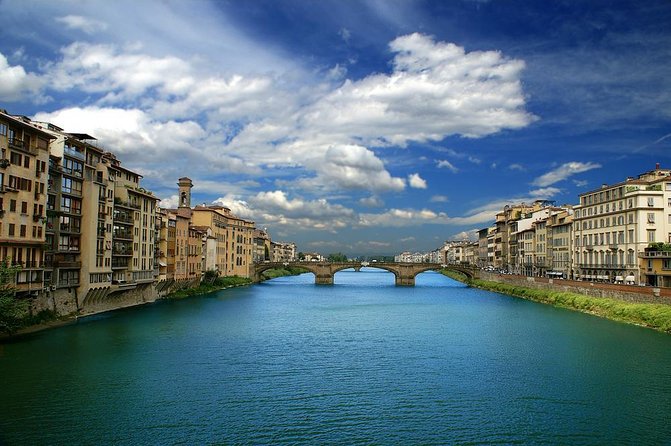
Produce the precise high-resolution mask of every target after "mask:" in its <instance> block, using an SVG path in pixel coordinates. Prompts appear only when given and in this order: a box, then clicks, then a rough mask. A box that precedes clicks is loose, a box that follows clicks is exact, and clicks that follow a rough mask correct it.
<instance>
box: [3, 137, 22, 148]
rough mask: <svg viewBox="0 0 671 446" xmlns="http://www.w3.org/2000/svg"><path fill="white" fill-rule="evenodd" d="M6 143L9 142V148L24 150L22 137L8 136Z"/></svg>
mask: <svg viewBox="0 0 671 446" xmlns="http://www.w3.org/2000/svg"><path fill="white" fill-rule="evenodd" d="M7 144H9V148H10V149H18V150H25V149H24V143H23V140H22V139H19V138H8V139H7Z"/></svg>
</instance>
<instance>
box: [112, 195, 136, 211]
mask: <svg viewBox="0 0 671 446" xmlns="http://www.w3.org/2000/svg"><path fill="white" fill-rule="evenodd" d="M114 206H118V207H122V208H127V209H141V207H140V205H139V204H137V203H134V202H131V201H123V200H121V199H120V198H118V197H116V198H114Z"/></svg>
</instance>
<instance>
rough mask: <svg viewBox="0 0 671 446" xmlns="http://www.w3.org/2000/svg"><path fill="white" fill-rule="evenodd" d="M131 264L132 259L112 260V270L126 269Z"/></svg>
mask: <svg viewBox="0 0 671 446" xmlns="http://www.w3.org/2000/svg"><path fill="white" fill-rule="evenodd" d="M129 264H130V259H128V258H123V257H122V258H116V259H112V269H126V268H128V266H129Z"/></svg>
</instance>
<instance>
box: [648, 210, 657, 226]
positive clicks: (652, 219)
mask: <svg viewBox="0 0 671 446" xmlns="http://www.w3.org/2000/svg"><path fill="white" fill-rule="evenodd" d="M654 222H655V214H654V213H652V212H648V223H654Z"/></svg>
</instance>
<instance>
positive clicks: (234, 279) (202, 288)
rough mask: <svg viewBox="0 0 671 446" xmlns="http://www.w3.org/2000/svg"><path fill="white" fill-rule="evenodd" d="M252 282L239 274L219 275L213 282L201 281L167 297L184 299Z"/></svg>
mask: <svg viewBox="0 0 671 446" xmlns="http://www.w3.org/2000/svg"><path fill="white" fill-rule="evenodd" d="M250 283H252V280H251V279H247V278H245V277H238V276H230V277H218V278H217V279H216V280H214V281H213V282H212V283H206V282H201V283H200V285H198V286H197V287H195V288H184V289H181V290H178V291H175V292H174V293H170V294H168V295H167V296H166V298H167V299H183V298H185V297H189V296H197V295H199V294H206V293H211V292H212V291H217V290H221V289H224V288H230V287H234V286H241V285H249V284H250Z"/></svg>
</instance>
